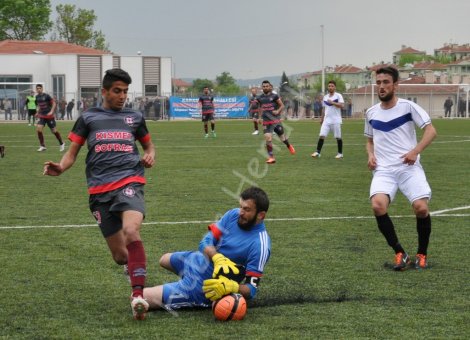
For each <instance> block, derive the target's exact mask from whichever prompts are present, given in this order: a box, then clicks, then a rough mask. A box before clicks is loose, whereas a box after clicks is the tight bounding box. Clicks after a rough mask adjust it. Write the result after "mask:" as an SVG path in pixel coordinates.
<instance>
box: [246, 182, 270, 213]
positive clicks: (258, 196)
mask: <svg viewBox="0 0 470 340" xmlns="http://www.w3.org/2000/svg"><path fill="white" fill-rule="evenodd" d="M240 198H241V199H242V200H244V201H246V200H250V199H251V200H253V201H255V204H256V212H257V213H259V212H260V211H264V212H267V211H268V209H269V198H268V195H267V194H266V193H265V192H264V190H263V189H260V188H258V187H249V188H248V189H245V190H244V191H243V192H242V193H241V194H240Z"/></svg>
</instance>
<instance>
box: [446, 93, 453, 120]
mask: <svg viewBox="0 0 470 340" xmlns="http://www.w3.org/2000/svg"><path fill="white" fill-rule="evenodd" d="M452 106H454V102H453V101H452V99H451V98H450V97H447V99H446V101H445V102H444V117H450V114H451V112H452Z"/></svg>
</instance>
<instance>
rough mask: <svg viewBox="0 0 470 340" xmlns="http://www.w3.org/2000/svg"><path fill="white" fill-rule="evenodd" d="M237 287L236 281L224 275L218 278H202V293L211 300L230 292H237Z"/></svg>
mask: <svg viewBox="0 0 470 340" xmlns="http://www.w3.org/2000/svg"><path fill="white" fill-rule="evenodd" d="M238 289H239V286H238V283H236V282H235V281H233V280H230V279H227V278H226V277H225V276H221V277H219V278H218V279H208V280H204V285H203V286H202V291H203V292H204V295H205V296H206V298H208V299H209V300H211V301H216V300H218V299H220V298H221V297H222V296H225V295H228V294H230V293H238Z"/></svg>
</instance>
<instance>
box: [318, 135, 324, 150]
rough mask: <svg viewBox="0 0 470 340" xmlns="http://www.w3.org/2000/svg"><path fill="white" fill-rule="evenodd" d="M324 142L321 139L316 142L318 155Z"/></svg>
mask: <svg viewBox="0 0 470 340" xmlns="http://www.w3.org/2000/svg"><path fill="white" fill-rule="evenodd" d="M324 142H325V140H324V139H323V138H320V139H319V140H318V143H317V152H318V153H321V148H322V147H323V143H324Z"/></svg>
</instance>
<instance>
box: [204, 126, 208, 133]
mask: <svg viewBox="0 0 470 340" xmlns="http://www.w3.org/2000/svg"><path fill="white" fill-rule="evenodd" d="M204 132H205V133H206V135H207V132H208V131H207V125H204Z"/></svg>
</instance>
